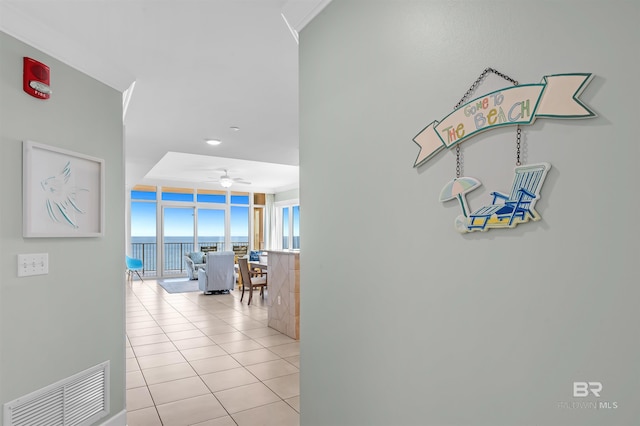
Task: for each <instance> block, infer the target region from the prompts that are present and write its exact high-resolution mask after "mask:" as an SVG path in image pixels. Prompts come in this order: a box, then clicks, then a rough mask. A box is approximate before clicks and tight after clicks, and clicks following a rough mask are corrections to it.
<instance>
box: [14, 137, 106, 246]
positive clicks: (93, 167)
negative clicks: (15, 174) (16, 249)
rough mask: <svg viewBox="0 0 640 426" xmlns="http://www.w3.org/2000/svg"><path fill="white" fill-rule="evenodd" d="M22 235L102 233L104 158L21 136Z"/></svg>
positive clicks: (79, 235) (75, 235)
mask: <svg viewBox="0 0 640 426" xmlns="http://www.w3.org/2000/svg"><path fill="white" fill-rule="evenodd" d="M22 154H23V155H22V160H23V169H22V173H23V177H22V196H23V236H24V237H25V238H43V237H45V238H46V237H101V236H103V235H104V207H105V203H104V190H105V184H104V173H105V172H104V167H105V164H104V160H102V159H100V158H95V157H90V156H88V155H84V154H79V153H77V152H72V151H67V150H64V149H60V148H57V147H53V146H49V145H44V144H40V143H36V142H33V141H23V143H22Z"/></svg>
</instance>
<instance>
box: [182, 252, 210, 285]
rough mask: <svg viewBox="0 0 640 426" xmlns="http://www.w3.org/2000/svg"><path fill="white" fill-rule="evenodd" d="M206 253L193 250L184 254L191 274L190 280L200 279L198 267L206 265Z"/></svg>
mask: <svg viewBox="0 0 640 426" xmlns="http://www.w3.org/2000/svg"><path fill="white" fill-rule="evenodd" d="M205 254H206V253H204V252H202V251H192V252H189V253H187V254H185V255H184V263H185V265H186V270H187V276H189V279H190V280H197V279H198V269H200V268H203V267H204V266H205V262H206V258H205Z"/></svg>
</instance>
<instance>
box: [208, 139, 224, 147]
mask: <svg viewBox="0 0 640 426" xmlns="http://www.w3.org/2000/svg"><path fill="white" fill-rule="evenodd" d="M206 142H207V143H208V144H209V145H213V146H215V145H220V144H221V143H222V141H221V140H219V139H207V140H206Z"/></svg>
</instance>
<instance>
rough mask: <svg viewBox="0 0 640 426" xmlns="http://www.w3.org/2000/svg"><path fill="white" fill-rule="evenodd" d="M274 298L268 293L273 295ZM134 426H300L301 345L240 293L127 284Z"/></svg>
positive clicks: (129, 401) (261, 303)
mask: <svg viewBox="0 0 640 426" xmlns="http://www.w3.org/2000/svg"><path fill="white" fill-rule="evenodd" d="M266 297H268V294H267V295H266ZM126 299H127V302H126V314H127V322H126V324H127V325H126V327H127V329H126V331H127V347H126V352H127V379H126V383H127V424H128V426H156V425H164V426H174V425H176V426H177V425H198V426H233V425H238V426H253V425H265V426H269V425H273V426H289V425H299V424H300V414H299V411H300V408H299V407H300V384H299V382H300V373H299V371H300V343H299V342H298V341H296V340H294V339H291V338H289V337H288V336H286V335H284V334H282V333H280V332H278V331H276V330H274V329H272V328H269V327H267V306H266V303H265V301H264V300H262V299H261V298H260V296H259V294H258V292H256V293H255V294H254V297H253V300H252V302H251V306H247V295H246V294H245V300H244V302H243V303H240V292H239V291H238V290H235V291H233V292H231V294H228V295H210V296H205V295H204V294H202V292H192V293H179V294H169V293H167V292H166V291H165V290H164V289H163V288H162V287H160V286H159V285H158V284H157V282H156V281H154V280H150V279H145V281H144V282H140V281H133V282H129V283H127V291H126Z"/></svg>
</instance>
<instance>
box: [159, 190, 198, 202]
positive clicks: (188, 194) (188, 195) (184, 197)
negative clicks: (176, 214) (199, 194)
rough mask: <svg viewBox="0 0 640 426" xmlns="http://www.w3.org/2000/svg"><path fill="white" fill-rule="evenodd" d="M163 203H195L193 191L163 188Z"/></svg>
mask: <svg viewBox="0 0 640 426" xmlns="http://www.w3.org/2000/svg"><path fill="white" fill-rule="evenodd" d="M162 201H186V202H193V189H190V188H169V187H163V188H162Z"/></svg>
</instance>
